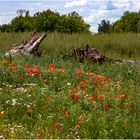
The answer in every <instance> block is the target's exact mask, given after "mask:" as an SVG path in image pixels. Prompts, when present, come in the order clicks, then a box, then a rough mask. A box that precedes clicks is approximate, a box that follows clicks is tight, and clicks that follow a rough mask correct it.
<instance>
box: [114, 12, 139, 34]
mask: <svg viewBox="0 0 140 140" xmlns="http://www.w3.org/2000/svg"><path fill="white" fill-rule="evenodd" d="M139 20H140V14H139V12H129V11H126V12H124V14H123V16H122V17H121V19H120V20H118V21H116V22H115V26H114V32H137V30H138V28H139V27H138V26H139V23H138V22H139Z"/></svg>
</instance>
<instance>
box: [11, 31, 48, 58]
mask: <svg viewBox="0 0 140 140" xmlns="http://www.w3.org/2000/svg"><path fill="white" fill-rule="evenodd" d="M47 35H48V33H47V32H45V33H44V34H42V35H41V36H39V34H38V33H37V32H36V31H34V32H33V33H32V34H31V37H30V38H29V39H27V40H24V41H23V42H22V43H21V44H19V45H14V46H13V48H12V49H11V50H10V54H11V55H17V54H21V55H30V54H33V55H35V56H41V54H42V51H41V50H39V45H40V43H41V42H42V41H43V39H44V38H45V37H46V36H47Z"/></svg>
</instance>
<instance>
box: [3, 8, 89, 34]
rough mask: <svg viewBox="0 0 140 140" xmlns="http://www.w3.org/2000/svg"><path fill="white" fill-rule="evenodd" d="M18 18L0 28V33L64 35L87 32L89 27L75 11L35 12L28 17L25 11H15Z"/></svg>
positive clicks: (28, 14)
mask: <svg viewBox="0 0 140 140" xmlns="http://www.w3.org/2000/svg"><path fill="white" fill-rule="evenodd" d="M17 12H18V14H19V16H17V17H15V18H14V19H12V21H11V23H10V24H3V25H1V26H0V31H1V32H30V31H33V30H36V31H38V32H42V31H43V32H44V31H50V32H53V31H57V32H66V33H81V32H89V28H90V25H89V24H87V23H85V22H84V20H83V19H82V17H81V16H79V14H78V13H76V12H75V11H74V12H72V13H69V14H64V15H60V14H59V12H56V11H51V10H49V9H48V10H46V11H43V12H37V13H35V14H34V15H33V16H30V13H29V11H28V10H27V11H26V13H25V15H24V12H25V11H24V10H22V9H21V10H18V11H17Z"/></svg>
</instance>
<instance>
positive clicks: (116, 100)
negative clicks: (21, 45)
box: [0, 41, 140, 139]
mask: <svg viewBox="0 0 140 140" xmlns="http://www.w3.org/2000/svg"><path fill="white" fill-rule="evenodd" d="M48 42H49V41H48ZM50 49H51V48H50ZM57 49H58V48H57ZM58 55H59V54H58ZM0 136H1V137H3V138H5V139H19V138H20V139H109V138H118V139H126V138H130V139H133V138H135V139H138V138H140V69H139V67H135V66H133V65H130V64H122V63H116V64H115V63H111V62H108V63H104V64H102V65H101V64H98V63H93V62H89V61H85V62H84V63H79V62H78V61H76V60H74V59H70V60H63V59H62V58H61V57H54V56H53V55H51V54H50V55H47V54H45V55H44V56H42V57H34V56H29V57H27V56H26V57H25V56H15V57H13V56H11V57H3V56H2V55H1V56H0Z"/></svg>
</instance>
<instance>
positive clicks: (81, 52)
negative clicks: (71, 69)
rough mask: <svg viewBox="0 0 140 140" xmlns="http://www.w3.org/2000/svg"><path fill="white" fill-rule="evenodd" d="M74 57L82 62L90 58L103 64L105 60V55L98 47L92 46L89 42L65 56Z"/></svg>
mask: <svg viewBox="0 0 140 140" xmlns="http://www.w3.org/2000/svg"><path fill="white" fill-rule="evenodd" d="M72 57H74V58H76V59H78V60H79V61H80V62H83V61H84V60H85V59H88V60H92V61H93V62H99V63H101V64H102V63H103V62H104V61H105V55H103V54H101V53H100V52H99V51H98V50H97V49H96V48H90V47H89V45H87V44H85V45H83V46H81V47H79V48H75V49H72V50H71V51H70V53H68V54H66V55H64V56H63V58H64V59H65V58H67V59H68V58H72Z"/></svg>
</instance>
